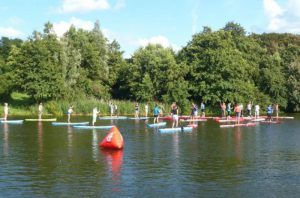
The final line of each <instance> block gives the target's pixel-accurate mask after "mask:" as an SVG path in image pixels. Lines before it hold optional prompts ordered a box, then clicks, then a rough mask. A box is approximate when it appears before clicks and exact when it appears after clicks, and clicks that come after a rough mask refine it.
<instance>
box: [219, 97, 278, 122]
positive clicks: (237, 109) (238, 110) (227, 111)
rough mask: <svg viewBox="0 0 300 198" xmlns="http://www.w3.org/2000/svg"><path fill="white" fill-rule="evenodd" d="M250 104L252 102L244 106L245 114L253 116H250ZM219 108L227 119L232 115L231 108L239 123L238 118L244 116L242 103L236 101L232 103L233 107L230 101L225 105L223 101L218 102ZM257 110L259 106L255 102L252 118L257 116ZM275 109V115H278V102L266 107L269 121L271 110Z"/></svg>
mask: <svg viewBox="0 0 300 198" xmlns="http://www.w3.org/2000/svg"><path fill="white" fill-rule="evenodd" d="M252 106H253V103H252V102H249V103H248V104H247V106H246V116H248V117H253V116H252ZM220 108H221V112H222V117H227V119H229V118H230V117H231V116H232V110H233V112H234V114H235V116H236V119H237V122H238V123H239V119H240V117H244V116H245V115H244V106H243V104H242V103H241V104H238V103H236V104H235V105H234V108H233V107H231V103H228V104H227V105H226V104H225V103H224V102H223V103H221V104H220ZM259 111H260V106H259V105H258V104H256V105H255V106H254V118H255V119H257V118H259ZM274 111H275V113H276V117H278V115H279V105H278V104H274V105H271V104H270V105H269V106H268V107H267V119H266V120H269V121H271V120H272V115H273V112H274Z"/></svg>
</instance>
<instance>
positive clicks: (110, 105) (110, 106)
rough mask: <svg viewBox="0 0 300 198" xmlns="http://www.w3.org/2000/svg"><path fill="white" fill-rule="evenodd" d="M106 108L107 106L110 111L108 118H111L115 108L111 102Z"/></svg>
mask: <svg viewBox="0 0 300 198" xmlns="http://www.w3.org/2000/svg"><path fill="white" fill-rule="evenodd" d="M108 106H109V110H110V117H112V116H113V115H114V108H115V106H114V104H113V103H112V102H111V101H110V102H109V104H108Z"/></svg>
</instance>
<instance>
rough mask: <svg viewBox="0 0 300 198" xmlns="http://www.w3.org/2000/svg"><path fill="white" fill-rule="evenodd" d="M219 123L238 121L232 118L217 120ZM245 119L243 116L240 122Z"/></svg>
mask: <svg viewBox="0 0 300 198" xmlns="http://www.w3.org/2000/svg"><path fill="white" fill-rule="evenodd" d="M216 121H217V122H219V123H224V122H236V119H230V120H216ZM243 121H244V120H243V119H242V118H241V119H240V122H243Z"/></svg>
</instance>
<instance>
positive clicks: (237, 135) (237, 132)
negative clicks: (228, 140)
mask: <svg viewBox="0 0 300 198" xmlns="http://www.w3.org/2000/svg"><path fill="white" fill-rule="evenodd" d="M234 142H235V144H234V145H235V149H234V150H235V157H236V160H237V161H241V128H240V127H235V130H234Z"/></svg>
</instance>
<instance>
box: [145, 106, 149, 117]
mask: <svg viewBox="0 0 300 198" xmlns="http://www.w3.org/2000/svg"><path fill="white" fill-rule="evenodd" d="M148 110H149V105H148V103H146V105H145V117H148Z"/></svg>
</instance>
